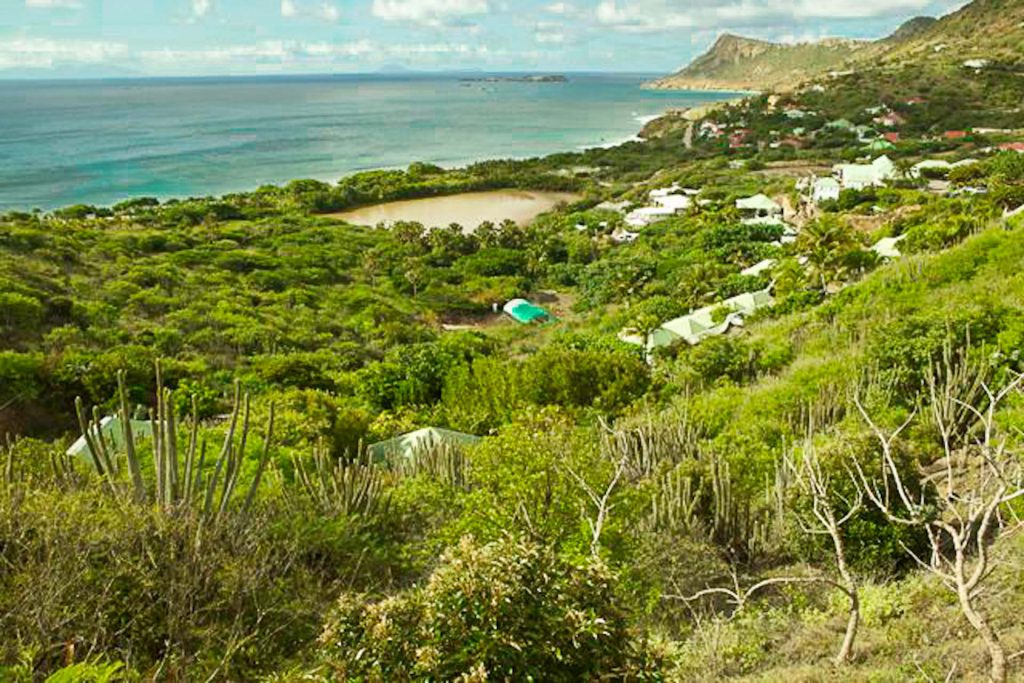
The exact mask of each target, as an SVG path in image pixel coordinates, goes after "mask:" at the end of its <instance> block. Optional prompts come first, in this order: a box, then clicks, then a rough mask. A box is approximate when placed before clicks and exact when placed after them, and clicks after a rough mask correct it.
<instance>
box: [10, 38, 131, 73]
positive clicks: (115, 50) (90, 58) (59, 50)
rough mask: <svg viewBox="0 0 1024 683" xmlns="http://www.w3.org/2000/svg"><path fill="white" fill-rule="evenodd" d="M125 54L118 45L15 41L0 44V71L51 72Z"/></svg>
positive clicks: (80, 41) (65, 41)
mask: <svg viewBox="0 0 1024 683" xmlns="http://www.w3.org/2000/svg"><path fill="white" fill-rule="evenodd" d="M127 53H128V47H127V46H126V45H123V44H121V43H110V42H102V41H89V40H64V41H58V40H51V39H49V38H16V39H14V40H5V41H0V69H16V68H22V69H52V68H54V67H57V66H63V65H74V64H101V63H103V62H108V61H111V60H113V59H117V58H121V57H123V56H125V55H126V54H127Z"/></svg>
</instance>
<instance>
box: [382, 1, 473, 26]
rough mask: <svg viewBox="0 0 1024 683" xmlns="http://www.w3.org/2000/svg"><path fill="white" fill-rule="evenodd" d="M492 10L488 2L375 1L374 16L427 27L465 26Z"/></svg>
mask: <svg viewBox="0 0 1024 683" xmlns="http://www.w3.org/2000/svg"><path fill="white" fill-rule="evenodd" d="M490 9H491V8H490V5H489V4H488V0H373V15H374V16H375V17H377V18H378V19H383V20H385V21H408V22H412V23H416V24H424V25H426V26H445V25H458V24H464V23H466V22H467V20H468V18H469V17H472V16H476V15H480V14H487V13H488V12H490Z"/></svg>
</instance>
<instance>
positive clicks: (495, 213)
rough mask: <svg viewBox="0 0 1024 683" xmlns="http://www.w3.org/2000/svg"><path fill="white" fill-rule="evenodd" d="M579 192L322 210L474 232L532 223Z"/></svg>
mask: <svg viewBox="0 0 1024 683" xmlns="http://www.w3.org/2000/svg"><path fill="white" fill-rule="evenodd" d="M582 197H583V195H581V194H579V193H576V192H544V191H540V190H517V189H502V190H486V191H477V192H460V193H456V194H449V195H440V196H437V197H421V198H419V199H399V200H395V201H390V202H384V203H381V204H370V205H368V206H363V207H359V208H356V209H351V210H347V211H339V212H334V213H326V214H320V216H322V217H325V218H334V219H337V220H341V221H345V222H346V223H349V224H351V225H359V226H363V227H367V228H374V227H377V226H381V225H383V226H384V227H391V226H392V225H394V224H395V223H399V222H406V221H408V222H414V223H420V224H421V225H423V226H424V227H425V228H427V229H436V228H443V227H445V226H448V225H451V224H458V225H460V226H461V227H462V230H463V232H464V233H465V234H467V235H469V234H472V233H474V232H476V230H477V229H478V228H479V227H480V226H481V225H482V224H483V223H485V222H491V223H494V224H495V225H498V224H500V223H501V222H502V221H504V220H512V221H515V222H516V223H518V224H519V225H529V224H530V223H532V222H533V221H534V220H535V219H536V218H537V217H538V216H540V215H541V214H543V213H547V212H548V211H551V210H552V209H554V208H556V207H558V206H559V205H561V204H571V203H573V202H575V201H579V200H580V199H581V198H582Z"/></svg>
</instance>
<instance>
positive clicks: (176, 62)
mask: <svg viewBox="0 0 1024 683" xmlns="http://www.w3.org/2000/svg"><path fill="white" fill-rule="evenodd" d="M488 53H489V50H488V48H487V46H486V45H470V44H465V43H423V44H408V45H404V44H394V43H387V44H378V43H374V42H372V41H369V40H360V41H355V42H348V43H331V42H327V41H321V42H311V43H307V42H302V41H281V40H271V41H265V42H262V43H254V44H248V45H228V46H221V47H213V48H201V49H194V50H173V49H170V48H164V49H162V50H147V51H144V52H140V53H139V54H138V58H139V59H140V60H142V61H143V62H146V63H149V64H152V65H156V66H165V67H168V66H169V67H179V66H181V65H183V64H196V65H201V66H203V67H210V66H220V67H225V66H251V65H259V64H282V63H302V62H310V63H323V62H331V61H333V60H341V61H345V60H352V59H361V58H365V57H367V56H370V55H372V56H374V57H376V58H379V59H387V58H394V57H409V56H421V55H456V56H459V55H463V56H474V57H479V56H484V55H487V54H488Z"/></svg>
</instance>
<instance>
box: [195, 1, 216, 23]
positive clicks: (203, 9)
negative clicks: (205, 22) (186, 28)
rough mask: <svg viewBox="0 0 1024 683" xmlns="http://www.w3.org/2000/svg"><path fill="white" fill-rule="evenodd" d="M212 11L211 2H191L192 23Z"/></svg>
mask: <svg viewBox="0 0 1024 683" xmlns="http://www.w3.org/2000/svg"><path fill="white" fill-rule="evenodd" d="M212 9H213V0H192V14H191V15H190V18H191V20H192V21H198V20H199V19H202V18H203V17H205V16H206V15H207V14H209V13H210V10H212Z"/></svg>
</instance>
